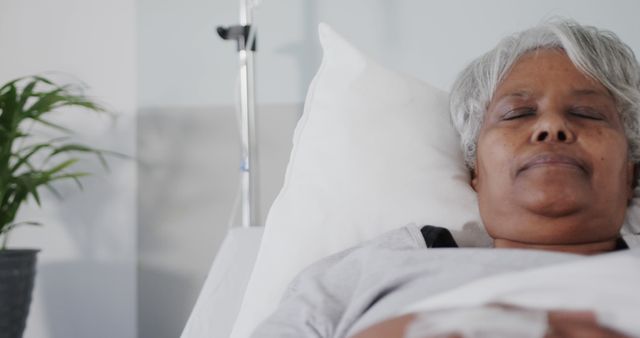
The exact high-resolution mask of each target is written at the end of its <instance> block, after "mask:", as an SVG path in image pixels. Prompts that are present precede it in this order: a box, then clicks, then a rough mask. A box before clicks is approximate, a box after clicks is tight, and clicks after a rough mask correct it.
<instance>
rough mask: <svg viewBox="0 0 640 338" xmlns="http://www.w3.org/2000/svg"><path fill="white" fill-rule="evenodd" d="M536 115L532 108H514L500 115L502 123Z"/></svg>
mask: <svg viewBox="0 0 640 338" xmlns="http://www.w3.org/2000/svg"><path fill="white" fill-rule="evenodd" d="M535 114H536V110H535V109H534V108H530V107H526V108H516V109H513V110H510V111H508V112H507V113H506V114H504V115H502V120H503V121H510V120H515V119H518V118H523V117H527V116H533V115H535Z"/></svg>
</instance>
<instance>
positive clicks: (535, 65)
mask: <svg viewBox="0 0 640 338" xmlns="http://www.w3.org/2000/svg"><path fill="white" fill-rule="evenodd" d="M551 89H553V90H564V91H567V92H573V93H576V94H599V95H602V96H606V97H609V98H613V97H612V95H611V93H610V92H609V91H608V90H607V89H606V88H605V87H604V85H602V84H601V83H600V82H599V81H597V80H595V79H593V78H592V77H590V76H588V75H586V74H585V73H583V72H582V71H580V70H579V69H578V68H577V67H576V66H575V65H574V64H573V62H572V61H571V59H570V58H569V57H568V56H567V54H566V53H565V52H564V51H563V50H561V49H537V50H534V51H531V52H529V53H526V54H525V55H523V56H521V57H520V58H519V59H518V60H517V61H516V62H515V63H514V65H513V66H512V67H511V69H510V70H509V71H508V72H507V74H506V76H505V77H504V78H503V79H502V81H501V82H500V84H499V85H498V87H497V88H496V91H495V93H494V95H493V97H494V98H499V97H502V96H504V95H506V94H508V95H511V94H514V95H523V96H524V95H533V94H536V92H537V91H540V90H551Z"/></svg>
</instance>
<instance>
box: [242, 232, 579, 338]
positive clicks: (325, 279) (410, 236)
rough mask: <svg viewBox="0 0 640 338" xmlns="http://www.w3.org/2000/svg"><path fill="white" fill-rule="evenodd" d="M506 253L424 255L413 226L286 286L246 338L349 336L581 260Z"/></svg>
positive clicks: (313, 268) (545, 254) (317, 266)
mask: <svg viewBox="0 0 640 338" xmlns="http://www.w3.org/2000/svg"><path fill="white" fill-rule="evenodd" d="M584 258H585V257H583V256H579V255H573V254H562V253H551V252H543V251H534V250H508V249H427V248H426V246H425V244H424V240H423V238H422V235H421V234H420V230H419V228H418V227H416V226H414V225H410V226H406V227H404V228H401V229H398V230H395V231H392V232H389V233H387V234H384V235H383V236H381V237H379V238H377V239H375V240H372V241H370V242H366V243H364V244H362V245H360V246H358V247H355V248H352V249H349V250H347V251H344V252H341V253H338V254H336V255H333V256H330V257H328V258H325V259H323V260H321V261H319V262H317V263H315V264H313V265H311V266H310V267H309V268H307V269H305V270H304V271H303V272H302V273H300V274H299V276H298V277H297V278H296V279H295V280H294V281H293V282H292V283H291V284H290V286H289V288H288V290H287V292H286V293H285V295H284V297H283V299H282V301H281V303H280V305H279V307H278V309H277V310H276V311H275V313H273V314H272V315H271V316H270V317H269V318H268V319H267V320H266V321H265V322H263V323H262V324H261V325H259V327H258V328H257V329H256V331H255V332H254V334H253V335H252V337H256V338H258V337H259V338H268V337H274V338H275V337H278V338H283V337H292V338H293V337H295V338H299V337H348V336H350V335H352V334H354V333H357V332H358V331H360V330H361V329H364V328H366V327H368V326H370V325H372V324H374V323H376V322H379V321H381V320H383V319H386V318H389V317H392V316H394V315H395V314H397V312H398V311H399V310H400V309H402V308H403V307H405V306H407V305H408V304H410V303H412V302H413V301H415V300H416V299H418V298H420V297H426V296H429V295H435V294H438V293H441V292H444V291H448V290H451V289H453V288H455V287H458V286H461V285H464V284H467V283H469V282H471V281H474V280H477V279H479V278H482V277H488V276H492V275H497V274H501V273H506V272H514V271H520V270H524V269H529V268H534V267H542V266H547V265H552V264H558V263H563V262H568V261H571V260H579V259H584Z"/></svg>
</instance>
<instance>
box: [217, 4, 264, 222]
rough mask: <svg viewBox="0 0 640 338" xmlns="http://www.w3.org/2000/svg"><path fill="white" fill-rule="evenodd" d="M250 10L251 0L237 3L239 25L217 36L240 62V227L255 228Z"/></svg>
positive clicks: (252, 29) (252, 38) (255, 175)
mask: <svg viewBox="0 0 640 338" xmlns="http://www.w3.org/2000/svg"><path fill="white" fill-rule="evenodd" d="M252 23H253V6H252V5H251V0H240V25H236V26H229V27H222V26H221V27H218V28H217V32H218V35H220V37H221V38H223V39H224V40H236V42H237V45H238V57H239V61H240V108H241V109H240V110H241V112H240V125H241V126H240V133H241V140H242V145H241V146H242V159H241V164H240V180H241V190H242V194H241V200H242V226H243V227H251V226H255V225H257V218H256V213H257V208H256V203H255V201H256V196H257V194H256V191H257V189H256V182H257V174H256V171H255V168H256V161H255V157H256V156H255V154H254V151H255V149H256V136H255V92H254V73H253V56H254V53H255V51H256V38H255V28H253V27H251V24H252Z"/></svg>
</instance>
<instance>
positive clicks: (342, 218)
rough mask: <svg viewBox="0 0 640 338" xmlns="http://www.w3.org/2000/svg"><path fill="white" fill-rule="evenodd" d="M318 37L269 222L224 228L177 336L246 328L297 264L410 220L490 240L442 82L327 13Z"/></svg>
mask: <svg viewBox="0 0 640 338" xmlns="http://www.w3.org/2000/svg"><path fill="white" fill-rule="evenodd" d="M320 40H321V42H322V46H323V52H324V54H323V62H322V65H321V66H320V69H319V71H318V73H317V74H316V76H315V78H314V80H313V81H312V84H311V86H310V89H309V92H308V94H307V98H306V102H305V107H304V114H303V116H302V118H301V119H300V122H299V123H298V126H297V127H296V131H295V135H294V140H293V143H294V147H293V151H292V154H291V158H290V162H289V165H288V167H287V175H286V177H285V183H284V186H283V188H282V190H281V192H280V194H279V195H278V197H277V198H276V201H275V202H274V204H273V206H272V208H271V210H270V212H269V216H268V217H267V223H266V227H265V228H260V227H255V228H234V229H232V230H231V231H230V232H229V234H228V236H227V238H226V239H225V241H224V244H223V246H222V248H221V249H220V251H219V253H218V255H217V257H216V260H215V262H214V263H213V265H212V268H211V271H210V272H209V275H208V277H207V280H206V282H205V285H204V287H203V288H202V291H201V293H200V296H199V298H198V301H197V303H196V305H195V307H194V309H193V312H192V314H191V316H190V318H189V320H188V322H187V325H186V327H185V329H184V331H183V334H182V337H183V338H204V337H228V336H231V337H234V338H245V337H247V336H248V334H249V333H250V331H251V330H252V329H253V328H254V327H255V325H257V323H258V322H260V321H261V320H262V319H264V318H265V317H266V315H268V313H270V311H272V310H273V309H274V308H275V307H276V305H277V302H278V300H279V298H280V297H281V295H282V293H283V292H284V289H285V287H286V285H287V283H288V282H289V281H290V280H291V278H292V277H293V276H295V274H297V273H298V272H299V271H300V270H301V269H302V268H303V267H305V266H307V265H308V264H310V263H312V262H313V261H315V260H317V259H320V258H322V257H324V256H326V255H329V254H331V253H335V252H338V251H341V250H343V249H345V248H348V247H350V246H352V245H355V244H357V243H360V242H362V241H364V240H368V239H371V238H374V237H376V236H377V235H379V234H381V233H384V232H386V231H388V230H391V229H394V228H397V227H400V226H403V225H405V224H409V223H416V224H436V225H439V226H443V227H446V228H448V229H449V230H450V231H451V232H452V233H453V234H454V237H455V238H456V241H457V242H458V244H459V245H461V246H467V247H488V246H490V243H491V241H490V239H489V237H488V235H487V234H486V232H485V231H484V229H483V227H482V224H481V221H480V217H479V214H478V210H477V201H476V198H475V194H474V192H473V191H472V190H471V188H470V187H469V184H468V181H469V177H468V173H467V170H466V167H465V166H464V163H463V160H462V155H461V153H460V149H459V145H458V138H457V135H456V134H455V132H454V131H453V129H452V127H451V126H450V123H449V117H448V114H447V109H448V108H447V107H448V106H447V105H448V101H447V94H446V93H445V92H442V91H441V90H439V89H436V88H434V87H432V86H430V85H429V84H426V83H424V82H422V81H419V80H417V79H415V78H413V77H411V76H407V75H404V74H400V73H397V72H394V71H390V70H388V69H386V68H384V67H382V66H380V65H379V64H378V63H376V62H375V61H372V60H371V59H369V58H368V57H367V56H366V55H364V54H363V53H362V52H360V51H359V50H357V49H356V48H355V47H353V46H352V45H351V44H350V43H349V42H347V41H346V40H345V39H344V38H342V37H341V36H340V35H338V34H337V33H336V32H334V31H333V30H332V29H331V28H330V27H328V26H326V25H321V27H320ZM417 154H420V155H421V156H417ZM364 168H366V170H364ZM639 216H640V206H639V205H638V201H637V199H635V200H634V201H633V204H632V206H631V207H630V208H629V213H628V215H627V221H626V224H625V226H624V228H623V232H622V235H623V237H624V239H625V240H626V241H627V243H628V244H629V246H630V247H633V246H638V245H639V244H640V240H639V237H638V236H639V234H640V227H638V224H640V220H639V219H638V217H639ZM234 326H235V327H234ZM232 332H233V333H232Z"/></svg>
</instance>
